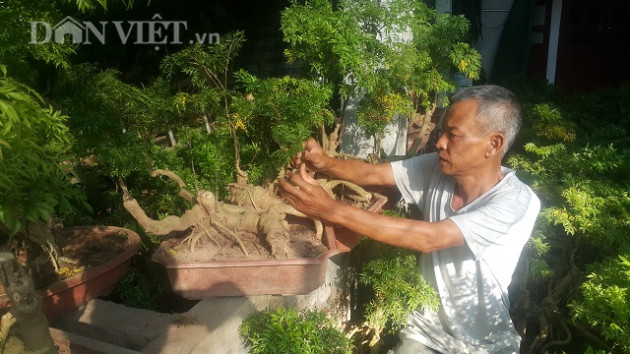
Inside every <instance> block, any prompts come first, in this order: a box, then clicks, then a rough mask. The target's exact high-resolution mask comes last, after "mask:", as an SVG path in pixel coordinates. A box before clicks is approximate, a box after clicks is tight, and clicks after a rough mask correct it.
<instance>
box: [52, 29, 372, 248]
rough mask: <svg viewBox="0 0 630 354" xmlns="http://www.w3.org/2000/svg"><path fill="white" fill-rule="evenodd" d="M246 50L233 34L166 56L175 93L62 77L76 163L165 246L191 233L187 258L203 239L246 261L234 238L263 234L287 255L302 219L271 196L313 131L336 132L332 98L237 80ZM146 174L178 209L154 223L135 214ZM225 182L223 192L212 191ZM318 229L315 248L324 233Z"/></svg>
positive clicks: (74, 74)
mask: <svg viewBox="0 0 630 354" xmlns="http://www.w3.org/2000/svg"><path fill="white" fill-rule="evenodd" d="M243 41H244V36H243V33H242V32H235V33H233V34H230V35H227V36H225V37H224V38H223V39H222V41H221V43H219V44H216V45H213V46H207V45H201V44H195V45H192V46H190V47H187V48H185V49H183V50H182V51H180V52H178V53H175V54H172V55H170V56H167V57H165V58H164V60H163V62H162V70H163V72H164V74H165V76H166V77H167V78H168V79H171V80H172V81H175V80H180V79H181V81H179V82H180V83H181V82H189V83H190V85H189V86H187V87H185V90H178V91H176V92H175V93H174V94H173V93H171V92H172V91H171V89H170V88H169V86H168V85H167V81H165V80H162V79H158V80H156V81H155V82H154V83H153V84H152V85H150V86H146V87H142V88H138V87H134V86H132V85H129V84H126V83H123V82H121V81H120V80H119V79H118V77H117V73H116V72H114V71H112V70H107V71H103V72H98V71H95V70H93V69H91V68H89V67H77V68H76V70H73V71H71V72H69V74H68V75H67V78H66V81H67V85H66V88H67V89H65V90H64V91H65V92H70V93H71V94H70V95H69V96H68V97H66V98H65V99H63V104H64V106H66V107H67V109H68V111H69V112H70V113H71V115H72V117H73V118H72V119H71V120H70V122H69V126H70V127H71V129H72V131H73V132H75V135H76V136H77V140H78V143H77V144H76V146H77V154H79V156H83V157H84V160H88V159H89V160H90V161H92V162H94V163H95V164H96V166H97V167H96V168H99V169H100V170H101V171H102V172H104V173H106V174H107V175H108V176H109V178H112V179H115V180H116V181H117V184H118V186H119V187H120V190H122V191H123V194H124V203H123V205H124V207H125V208H126V209H127V210H128V211H129V212H130V214H131V215H132V216H133V217H134V218H135V219H136V220H137V221H138V222H139V224H140V225H141V226H142V227H143V228H144V229H145V230H146V231H148V232H150V233H152V234H155V235H167V234H170V233H171V232H173V231H184V230H189V234H188V237H186V238H185V240H184V244H186V245H188V246H189V249H190V250H191V251H193V250H194V249H195V247H196V245H197V244H198V243H199V242H200V241H201V240H202V239H205V240H206V241H208V242H215V243H220V242H226V241H227V242H228V243H234V244H237V245H239V247H240V248H241V250H242V252H243V253H244V254H245V255H246V256H247V255H248V251H247V249H246V248H245V247H244V242H243V241H242V240H241V239H240V237H239V235H238V232H239V231H247V232H251V233H254V234H257V233H258V232H259V231H260V232H261V233H262V234H264V235H265V236H266V244H267V246H268V248H269V249H270V251H271V253H272V254H273V255H274V256H275V255H282V254H285V253H286V249H284V246H282V243H283V242H286V241H287V240H288V234H287V223H286V221H285V216H286V215H287V214H290V215H295V216H299V217H304V215H302V214H301V213H299V212H297V211H296V210H294V209H293V208H292V207H290V206H289V205H288V204H286V203H284V202H283V201H282V200H280V199H279V198H278V197H276V196H275V193H274V191H273V182H270V181H273V180H275V178H276V176H278V175H282V174H283V173H284V172H283V171H284V168H285V167H284V166H286V165H287V162H288V160H289V157H290V156H292V155H293V154H294V153H295V152H296V151H297V149H299V148H301V143H302V142H303V141H304V140H306V138H307V137H308V136H310V134H311V133H312V128H313V127H317V126H321V125H323V124H325V122H327V121H328V122H330V121H331V118H332V115H331V113H330V111H329V110H328V109H327V108H326V104H327V102H328V101H329V99H330V94H331V92H330V90H329V89H328V88H326V87H325V86H323V85H320V84H318V83H316V82H312V81H309V80H298V79H294V78H290V77H285V78H270V79H265V80H261V79H258V78H256V77H255V76H253V75H251V74H249V73H247V72H245V71H242V70H241V71H238V72H236V73H234V74H232V68H231V62H232V60H233V59H234V57H235V56H236V55H237V53H238V49H239V48H240V46H241V44H242V42H243ZM86 83H87V84H86ZM95 107H98V109H96V110H95ZM94 111H96V113H94ZM176 126H179V127H180V128H179V129H178V131H177V135H178V139H177V140H179V142H180V143H178V144H177V145H175V146H171V147H168V148H162V147H159V146H158V145H157V144H156V141H155V138H156V136H157V135H159V134H160V133H162V132H164V131H166V130H167V129H168V128H171V127H172V128H174V127H176ZM204 131H205V134H204V133H201V132H204ZM103 136H107V137H108V139H103ZM243 156H244V157H245V159H244V158H243ZM242 161H247V163H243V162H242ZM226 162H231V166H229V165H228V164H227V163H226ZM224 168H225V169H226V170H227V171H223V169H224ZM147 171H148V172H149V174H150V175H151V176H153V177H158V176H162V177H166V178H168V179H170V180H172V181H173V182H175V186H176V188H177V190H178V191H177V193H178V194H179V196H181V197H182V199H181V200H180V204H179V205H180V206H181V209H179V210H178V209H177V208H170V209H168V210H167V211H166V212H165V213H164V214H162V216H159V215H158V216H157V217H156V216H155V215H156V213H155V210H154V208H153V207H150V209H149V210H148V213H147V211H145V209H143V208H142V207H141V206H140V203H139V202H138V200H137V199H136V198H135V197H132V193H133V191H134V189H135V188H136V187H138V189H140V190H144V191H146V190H147V188H146V187H147V184H140V185H138V186H136V185H129V184H128V183H127V181H132V183H134V181H137V180H138V178H139V177H138V176H142V175H146V174H147ZM250 174H251V175H253V177H254V178H255V184H256V185H254V184H252V183H251V182H250ZM219 175H221V178H218V179H219V181H212V177H214V176H219ZM218 182H225V183H223V184H222V185H218ZM339 184H345V183H343V182H327V183H325V184H324V185H325V186H326V188H328V189H329V190H330V192H331V193H332V189H333V188H335V187H336V186H337V185H339ZM209 186H214V188H212V189H211V188H207V187H209ZM191 187H192V188H191ZM349 188H350V190H355V191H356V192H357V195H358V196H359V199H361V200H363V201H369V200H370V198H371V196H370V195H369V194H367V193H365V192H364V191H362V190H360V189H358V188H357V187H356V186H349ZM151 189H153V188H149V190H151ZM213 190H214V191H213ZM142 194H143V193H138V194H135V195H136V196H137V197H138V198H143V195H142ZM148 194H153V193H148ZM159 194H161V193H159ZM228 194H229V196H230V202H229V203H225V198H224V196H227V195H228ZM182 211H183V214H182V215H181V216H176V215H177V214H181V213H182ZM149 215H151V216H149ZM314 223H315V225H316V226H315V231H316V239H319V238H320V237H321V233H322V229H323V227H322V225H321V223H320V222H319V221H314ZM221 240H222V241H221Z"/></svg>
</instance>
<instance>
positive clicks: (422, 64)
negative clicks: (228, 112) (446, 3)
mask: <svg viewBox="0 0 630 354" xmlns="http://www.w3.org/2000/svg"><path fill="white" fill-rule="evenodd" d="M281 29H282V31H283V33H284V40H285V41H286V42H287V43H288V44H289V48H288V49H287V50H286V51H285V54H286V56H287V59H288V61H289V62H291V63H292V62H295V63H299V64H302V65H303V68H304V74H305V75H307V76H308V77H310V78H312V79H314V80H318V81H321V82H323V83H325V84H326V85H328V86H329V87H330V88H331V89H332V90H333V96H332V100H333V101H331V103H330V104H331V106H332V107H335V114H336V122H335V123H336V124H335V126H334V128H333V129H332V131H331V132H330V136H329V137H328V138H327V140H326V141H325V145H326V148H327V152H328V153H329V154H331V155H333V154H335V153H336V149H337V147H338V146H339V144H340V139H341V134H340V130H341V128H342V126H343V124H344V119H345V118H346V114H347V108H348V104H349V101H350V100H351V98H353V97H359V98H361V99H360V101H359V106H358V121H359V123H360V124H361V125H363V126H365V127H366V128H367V132H368V134H370V135H371V136H372V137H373V138H374V149H375V151H374V152H375V153H376V154H377V155H379V156H380V150H381V148H380V137H381V135H382V134H383V132H384V130H385V127H386V125H387V123H389V122H390V121H391V119H392V118H393V117H394V116H395V115H397V114H400V115H404V116H407V117H409V119H410V122H411V123H416V124H419V125H420V126H421V127H422V132H421V134H420V136H424V132H426V131H427V129H428V126H429V124H430V122H431V116H432V115H433V112H434V111H435V109H436V108H437V107H438V105H440V104H441V105H445V104H447V102H446V95H445V94H446V93H449V92H452V91H454V90H455V89H456V87H457V85H456V82H455V77H454V74H462V75H464V76H465V77H467V78H468V79H471V80H472V79H477V78H478V77H479V72H480V68H481V57H480V55H479V53H477V51H476V50H474V49H472V48H470V46H469V45H468V44H467V43H466V42H465V40H466V36H467V33H468V21H467V20H466V19H465V18H463V17H460V16H453V15H450V14H438V13H437V12H436V11H435V10H432V9H430V8H429V7H428V6H427V5H426V4H424V2H422V1H403V0H392V1H388V2H386V3H385V4H381V3H378V2H374V1H370V0H360V1H344V0H342V1H339V2H338V3H336V5H333V2H331V1H328V0H317V1H309V2H306V3H304V4H301V3H299V2H297V1H294V2H293V3H292V5H291V6H290V7H289V8H287V9H286V10H284V11H283V13H282V25H281ZM337 100H339V102H340V103H339V104H337ZM418 143H419V142H417V143H416V144H418ZM415 148H417V146H416V147H414V148H413V149H412V150H414V151H415Z"/></svg>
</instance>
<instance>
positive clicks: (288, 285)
mask: <svg viewBox="0 0 630 354" xmlns="http://www.w3.org/2000/svg"><path fill="white" fill-rule="evenodd" d="M386 202H387V198H386V197H384V196H381V195H376V194H375V196H374V199H373V203H372V204H371V205H370V207H369V208H368V209H367V210H368V211H370V212H373V213H379V212H381V210H382V207H383V205H384V204H385V203H386ZM340 231H342V230H340ZM335 233H336V230H335V228H334V227H332V226H325V227H324V236H323V237H322V238H323V240H322V243H323V244H324V245H325V246H326V247H328V250H327V251H325V252H323V253H321V254H320V255H318V256H317V257H313V258H294V259H269V260H239V261H211V262H198V263H181V262H176V261H174V260H173V258H172V257H168V256H164V255H165V254H166V253H165V252H156V253H154V254H153V258H152V259H153V261H155V262H158V263H161V264H162V265H164V267H165V268H166V273H167V275H168V278H169V281H170V283H171V287H172V290H173V292H175V293H176V294H178V295H180V296H182V297H184V298H186V299H190V300H198V299H205V298H211V297H220V296H253V295H304V294H308V293H310V292H312V291H313V290H315V289H317V288H318V287H320V286H321V285H322V284H323V283H324V280H325V277H326V266H327V264H328V259H329V258H330V257H332V256H334V255H336V254H339V253H342V252H348V251H350V249H351V248H352V247H349V244H350V243H351V242H350V241H348V242H346V243H340V242H338V241H337V239H336V237H335ZM342 233H343V235H344V237H348V238H349V240H352V241H354V240H355V239H357V238H358V239H359V240H360V238H361V236H355V235H351V233H349V232H347V230H345V231H342ZM357 242H358V241H357ZM355 244H356V243H355Z"/></svg>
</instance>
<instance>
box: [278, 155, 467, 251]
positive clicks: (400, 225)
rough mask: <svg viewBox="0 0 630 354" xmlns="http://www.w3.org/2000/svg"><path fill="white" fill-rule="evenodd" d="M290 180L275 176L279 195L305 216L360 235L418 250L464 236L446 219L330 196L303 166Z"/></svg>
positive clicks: (432, 248)
mask: <svg viewBox="0 0 630 354" xmlns="http://www.w3.org/2000/svg"><path fill="white" fill-rule="evenodd" d="M290 181H291V183H292V184H291V183H289V182H287V181H285V180H282V179H281V180H279V181H278V183H279V184H280V187H281V195H282V197H283V198H284V199H285V200H286V201H287V202H288V203H289V204H291V205H292V206H293V207H294V208H295V209H297V210H299V211H301V212H303V213H304V214H307V215H309V216H312V217H315V218H318V219H320V220H323V221H327V222H330V223H333V224H336V225H339V226H343V227H345V228H347V229H349V230H351V231H353V232H356V233H358V234H360V235H363V236H366V237H369V238H372V239H374V240H376V241H380V242H383V243H388V244H390V245H394V246H398V247H403V248H408V249H412V250H415V251H420V252H425V253H426V252H432V251H435V250H438V249H444V248H449V247H453V246H461V245H463V244H464V243H465V240H464V236H463V234H462V233H461V231H460V230H459V228H458V227H457V225H455V223H454V222H453V221H451V220H450V219H445V220H442V221H439V222H435V223H431V222H426V221H421V220H412V219H403V218H395V217H390V216H385V215H380V214H374V213H370V212H367V211H365V210H362V209H358V208H355V207H352V206H350V205H347V204H344V203H341V202H339V201H336V200H334V199H332V198H331V197H330V196H329V195H328V194H327V193H326V191H324V189H323V188H322V187H321V186H319V184H317V182H316V181H315V180H313V179H311V178H310V177H309V176H308V175H307V174H306V170H305V168H304V167H302V168H301V169H300V175H297V174H295V175H292V176H291V177H290Z"/></svg>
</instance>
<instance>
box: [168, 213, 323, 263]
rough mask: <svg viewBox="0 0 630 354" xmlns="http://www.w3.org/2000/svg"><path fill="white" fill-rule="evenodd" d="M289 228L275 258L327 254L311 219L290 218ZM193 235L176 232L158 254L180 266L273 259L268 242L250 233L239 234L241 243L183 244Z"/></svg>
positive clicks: (225, 240) (220, 238)
mask: <svg viewBox="0 0 630 354" xmlns="http://www.w3.org/2000/svg"><path fill="white" fill-rule="evenodd" d="M286 221H287V223H288V224H289V229H288V231H287V233H288V234H289V235H290V237H289V239H287V240H285V244H284V245H283V247H282V249H283V250H285V252H283V253H282V254H280V255H277V256H276V258H287V259H292V258H314V257H317V256H318V255H320V254H322V253H323V252H325V251H327V250H328V247H326V246H325V245H324V244H323V243H322V240H321V239H318V238H317V237H316V233H315V230H314V227H313V222H312V221H311V220H308V219H304V218H299V217H295V216H292V215H288V216H287V218H286ZM189 234H190V230H186V231H183V232H173V233H171V234H170V235H169V236H167V237H166V238H165V239H164V240H163V244H162V245H161V246H160V248H159V250H158V251H157V252H168V256H169V257H171V258H174V259H175V260H177V261H180V262H190V263H195V262H207V261H234V260H243V259H247V260H265V259H270V258H274V257H273V256H272V254H271V251H270V247H269V245H268V244H266V242H265V239H264V238H261V237H260V236H259V235H257V234H254V233H251V232H243V231H240V232H238V233H237V235H238V237H239V238H240V240H241V242H240V243H239V242H236V241H235V240H234V239H233V238H229V237H223V236H222V235H221V234H218V233H217V234H214V235H213V237H212V240H211V239H210V238H209V237H204V238H202V239H200V240H199V242H198V243H197V244H195V245H192V247H191V245H190V244H189V243H182V241H183V240H184V238H185V237H186V236H187V235H189Z"/></svg>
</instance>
